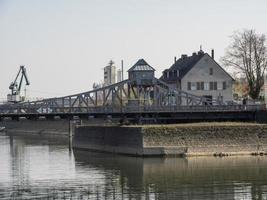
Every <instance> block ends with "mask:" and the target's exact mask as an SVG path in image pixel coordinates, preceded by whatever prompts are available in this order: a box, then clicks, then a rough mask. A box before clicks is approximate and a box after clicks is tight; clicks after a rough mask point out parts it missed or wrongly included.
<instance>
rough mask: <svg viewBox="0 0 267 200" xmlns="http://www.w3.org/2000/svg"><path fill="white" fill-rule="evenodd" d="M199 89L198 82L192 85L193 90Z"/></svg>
mask: <svg viewBox="0 0 267 200" xmlns="http://www.w3.org/2000/svg"><path fill="white" fill-rule="evenodd" d="M196 89H197V83H196V82H192V83H191V90H196Z"/></svg>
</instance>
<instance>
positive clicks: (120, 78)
mask: <svg viewBox="0 0 267 200" xmlns="http://www.w3.org/2000/svg"><path fill="white" fill-rule="evenodd" d="M121 81H123V80H122V70H121V69H118V71H117V82H121Z"/></svg>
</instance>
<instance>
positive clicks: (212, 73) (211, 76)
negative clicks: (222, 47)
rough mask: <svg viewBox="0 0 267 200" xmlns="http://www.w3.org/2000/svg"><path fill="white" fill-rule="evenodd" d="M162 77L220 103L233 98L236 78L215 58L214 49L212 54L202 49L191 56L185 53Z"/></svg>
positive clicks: (175, 86) (165, 80)
mask: <svg viewBox="0 0 267 200" xmlns="http://www.w3.org/2000/svg"><path fill="white" fill-rule="evenodd" d="M160 79H161V80H162V81H164V82H166V83H167V84H169V85H171V86H173V87H174V88H176V89H178V90H182V91H185V92H188V93H191V94H194V95H197V96H203V97H206V98H208V99H210V100H213V101H217V102H218V103H222V102H227V101H232V100H233V92H232V85H233V82H234V79H233V78H232V77H231V76H230V75H229V74H228V73H227V72H226V71H225V70H224V69H223V68H222V67H221V66H220V65H219V64H218V63H217V62H216V61H215V60H214V51H213V50H212V56H210V55H209V54H207V53H204V52H203V51H202V50H200V51H199V52H197V53H193V54H192V55H191V56H187V55H185V54H183V55H182V56H181V58H180V59H178V60H176V59H175V62H174V64H173V65H172V66H171V67H170V68H169V69H166V70H164V71H163V74H162V76H161V78H160Z"/></svg>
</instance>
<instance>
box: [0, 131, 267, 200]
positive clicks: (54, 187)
mask: <svg viewBox="0 0 267 200" xmlns="http://www.w3.org/2000/svg"><path fill="white" fill-rule="evenodd" d="M0 159H1V160H0V199H267V157H266V156H259V157H252V156H241V157H223V158H217V157H216V158H215V157H199V158H165V159H164V158H135V157H125V156H114V155H111V154H100V153H89V152H81V151H72V149H70V148H69V146H68V141H67V140H65V141H64V140H62V139H56V138H39V137H37V136H35V137H22V136H0Z"/></svg>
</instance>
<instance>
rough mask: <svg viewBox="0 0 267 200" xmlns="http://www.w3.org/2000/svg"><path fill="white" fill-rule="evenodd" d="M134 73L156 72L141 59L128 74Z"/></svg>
mask: <svg viewBox="0 0 267 200" xmlns="http://www.w3.org/2000/svg"><path fill="white" fill-rule="evenodd" d="M133 71H156V70H155V69H154V68H153V67H151V66H150V65H149V64H148V63H147V62H146V61H145V60H144V59H139V60H138V61H137V62H136V63H135V64H134V65H133V66H132V67H131V68H130V69H129V70H128V72H133Z"/></svg>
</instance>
